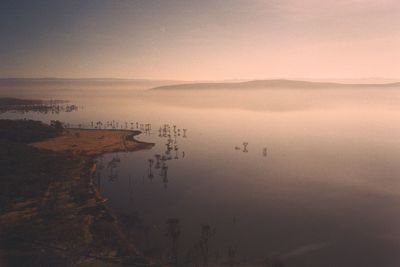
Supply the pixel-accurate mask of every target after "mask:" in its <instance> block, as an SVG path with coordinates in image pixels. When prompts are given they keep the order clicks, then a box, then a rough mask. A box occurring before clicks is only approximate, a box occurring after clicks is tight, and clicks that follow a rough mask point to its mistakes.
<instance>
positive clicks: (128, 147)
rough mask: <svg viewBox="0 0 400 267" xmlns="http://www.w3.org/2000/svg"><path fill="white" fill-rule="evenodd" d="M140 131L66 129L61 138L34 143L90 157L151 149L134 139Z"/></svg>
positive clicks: (34, 144)
mask: <svg viewBox="0 0 400 267" xmlns="http://www.w3.org/2000/svg"><path fill="white" fill-rule="evenodd" d="M138 134H140V132H139V131H123V130H97V129H96V130H92V129H64V130H63V133H62V134H61V135H60V136H57V137H55V138H50V139H47V140H45V141H40V142H36V143H32V144H31V145H32V146H34V147H37V148H42V149H49V150H53V151H71V152H72V153H74V154H80V153H83V154H86V155H89V156H94V155H99V154H103V153H109V152H117V151H135V150H139V149H146V148H151V147H153V146H154V144H152V143H144V142H140V141H137V140H135V139H134V136H135V135H138Z"/></svg>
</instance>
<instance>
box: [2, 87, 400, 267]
mask: <svg viewBox="0 0 400 267" xmlns="http://www.w3.org/2000/svg"><path fill="white" fill-rule="evenodd" d="M83 89H84V88H83ZM399 89H400V88H399ZM399 89H391V90H389V89H380V88H376V89H369V90H360V89H354V90H271V91H253V92H247V93H246V94H244V93H243V92H230V93H228V92H223V91H221V92H212V91H209V92H202V93H199V92H187V93H173V92H169V93H162V94H161V93H145V92H127V91H125V90H120V91H118V93H115V94H113V93H110V92H108V93H106V92H107V91H105V90H104V89H103V90H102V91H101V93H99V92H97V91H95V90H93V89H92V90H90V91H85V90H76V91H74V93H70V92H69V91H68V90H55V91H49V92H50V93H51V95H49V92H46V93H45V94H44V93H43V92H42V93H36V94H35V93H32V94H33V95H34V96H36V97H40V96H43V95H45V96H46V98H61V99H69V100H71V101H72V103H74V104H77V105H78V106H80V107H81V108H80V109H79V110H78V111H77V112H72V113H64V114H58V115H56V114H54V115H52V114H36V113H33V114H16V113H7V114H2V115H0V116H1V117H12V118H21V117H27V118H35V119H41V120H43V121H46V122H47V121H49V120H50V119H60V120H62V121H64V122H68V123H74V124H78V123H82V124H86V125H90V124H91V121H94V122H96V121H102V122H106V121H112V120H114V121H118V122H119V125H121V124H122V125H123V127H125V122H128V128H130V127H131V124H130V123H131V122H133V124H132V125H133V126H134V128H136V122H138V123H139V128H140V124H151V130H150V131H149V132H148V133H146V134H142V135H141V136H138V137H137V138H138V139H140V140H143V141H148V142H154V143H156V145H155V147H154V148H153V149H151V150H146V151H139V152H132V153H116V154H108V155H104V156H102V157H101V158H99V159H98V162H99V165H100V166H101V170H99V172H98V183H99V186H100V189H101V191H102V193H103V195H104V196H105V197H106V198H108V199H109V202H108V203H109V205H110V206H111V207H112V208H113V209H114V210H115V212H116V213H117V214H119V215H120V216H121V218H123V220H122V221H124V222H125V224H126V227H127V228H128V229H129V232H130V235H132V237H134V238H135V240H137V244H138V246H139V247H140V248H141V250H142V251H144V253H145V254H146V255H149V256H153V257H156V258H160V259H162V260H164V261H171V259H174V258H175V259H176V258H177V261H178V262H179V263H180V264H181V265H182V266H188V265H189V262H191V263H192V264H195V263H199V265H200V266H202V265H205V264H206V263H208V266H218V265H224V264H231V265H243V266H280V265H279V263H282V264H284V265H282V266H351V267H355V266H363V267H365V266H374V267H376V266H380V267H395V266H400V227H399V225H400V177H399V174H400V164H399V159H400V105H399V104H400V90H399ZM26 97H28V96H26ZM174 125H175V126H176V128H175V131H174ZM160 127H161V132H160ZM168 127H169V131H168ZM178 129H179V130H178ZM183 129H185V131H184V130H183ZM160 133H161V134H160ZM168 135H170V137H169V136H168ZM168 139H171V140H168ZM244 142H245V143H248V145H247V146H244V145H243V143H244ZM167 143H170V147H169V150H168V146H167V145H166V144H167ZM158 155H159V156H158ZM158 157H159V160H158V159H157V158H158ZM168 222H169V223H168ZM268 264H270V265H268ZM274 264H275V265H274Z"/></svg>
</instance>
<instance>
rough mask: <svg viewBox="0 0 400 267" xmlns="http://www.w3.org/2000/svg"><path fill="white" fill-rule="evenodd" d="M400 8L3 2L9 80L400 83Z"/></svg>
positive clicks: (324, 0) (3, 58)
mask: <svg viewBox="0 0 400 267" xmlns="http://www.w3.org/2000/svg"><path fill="white" fill-rule="evenodd" d="M399 14H400V1H398V0H196V1H195V0H80V1H75V0H66V1H60V0H47V1H46V0H37V1H31V0H27V1H19V0H2V1H1V2H0V36H1V39H0V62H1V63H0V77H3V78H4V77H60V78H104V77H108V78H144V79H171V80H224V79H267V78H301V77H302V78H368V77H386V78H400V15H399Z"/></svg>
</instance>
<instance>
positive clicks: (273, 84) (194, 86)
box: [150, 80, 400, 91]
mask: <svg viewBox="0 0 400 267" xmlns="http://www.w3.org/2000/svg"><path fill="white" fill-rule="evenodd" d="M355 87H356V88H371V87H385V88H387V87H400V82H397V83H385V84H348V83H332V82H306V81H295V80H254V81H247V82H236V83H234V82H229V83H227V82H224V83H186V84H175V85H165V86H158V87H154V88H152V89H150V90H157V91H164V90H206V89H210V90H214V89H269V88H288V89H290V88H293V89H295V88H300V89H319V88H355Z"/></svg>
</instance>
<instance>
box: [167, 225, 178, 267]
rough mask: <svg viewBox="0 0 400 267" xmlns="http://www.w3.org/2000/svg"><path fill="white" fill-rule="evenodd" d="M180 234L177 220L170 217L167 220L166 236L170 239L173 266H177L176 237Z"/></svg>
mask: <svg viewBox="0 0 400 267" xmlns="http://www.w3.org/2000/svg"><path fill="white" fill-rule="evenodd" d="M180 234H181V229H180V226H179V220H178V219H176V218H171V219H168V220H167V236H168V237H169V238H170V239H171V241H172V247H171V263H172V264H173V266H178V238H179V235H180Z"/></svg>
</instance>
